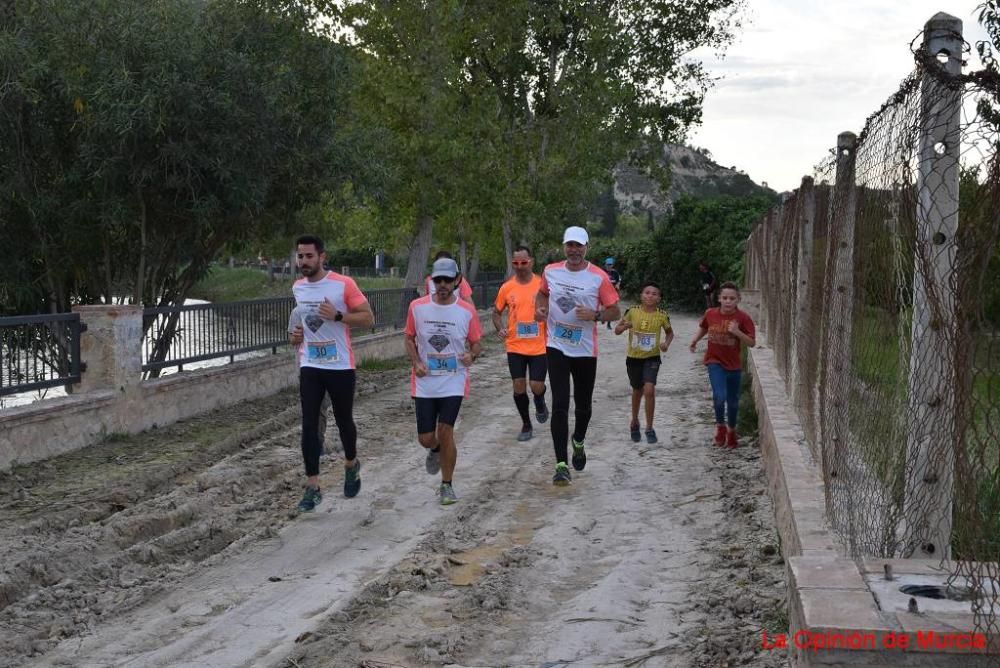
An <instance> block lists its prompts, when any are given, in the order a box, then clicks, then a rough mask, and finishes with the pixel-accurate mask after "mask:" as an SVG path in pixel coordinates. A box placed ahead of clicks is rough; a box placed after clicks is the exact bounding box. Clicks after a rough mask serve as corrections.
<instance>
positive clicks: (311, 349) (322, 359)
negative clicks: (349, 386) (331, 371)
mask: <svg viewBox="0 0 1000 668" xmlns="http://www.w3.org/2000/svg"><path fill="white" fill-rule="evenodd" d="M306 350H307V351H308V353H307V358H308V360H309V361H310V362H312V363H313V364H332V363H333V362H339V361H340V354H339V353H338V351H337V342H336V341H310V342H309V343H308V347H307V348H306Z"/></svg>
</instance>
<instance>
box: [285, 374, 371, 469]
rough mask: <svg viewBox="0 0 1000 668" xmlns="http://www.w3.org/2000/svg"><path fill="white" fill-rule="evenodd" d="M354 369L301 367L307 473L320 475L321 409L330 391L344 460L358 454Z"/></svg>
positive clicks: (303, 443)
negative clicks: (324, 398) (324, 397)
mask: <svg viewBox="0 0 1000 668" xmlns="http://www.w3.org/2000/svg"><path fill="white" fill-rule="evenodd" d="M354 383H355V373H354V369H316V368H313V367H308V366H306V367H302V368H301V369H299V397H300V398H301V399H302V461H303V462H304V463H305V465H306V475H307V476H313V475H319V456H320V454H321V449H322V447H321V446H320V441H321V439H320V434H319V412H320V410H321V407H322V404H323V395H324V394H329V395H330V401H331V403H332V404H333V418H334V420H336V421H337V431H339V432H340V442H341V443H342V444H343V445H344V459H348V460H350V459H354V458H355V457H356V456H357V454H358V450H357V446H358V430H357V427H355V426H354Z"/></svg>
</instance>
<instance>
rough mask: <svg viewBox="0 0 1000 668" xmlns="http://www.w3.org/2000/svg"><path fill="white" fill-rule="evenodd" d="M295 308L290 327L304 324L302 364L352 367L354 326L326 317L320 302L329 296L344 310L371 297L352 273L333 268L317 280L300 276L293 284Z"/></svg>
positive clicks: (332, 301) (300, 356)
mask: <svg viewBox="0 0 1000 668" xmlns="http://www.w3.org/2000/svg"><path fill="white" fill-rule="evenodd" d="M292 294H293V295H294V296H295V308H294V309H292V314H291V316H290V317H289V319H288V331H289V332H291V331H292V328H293V327H294V326H295V325H302V343H301V344H300V345H299V351H298V353H299V354H298V359H299V366H300V367H303V366H311V367H314V368H317V369H353V368H354V349H353V348H352V347H351V330H350V328H349V327H348V326H347V325H345V324H344V323H342V322H335V321H333V320H324V319H323V318H321V317H320V315H319V306H320V304H322V303H323V300H324V299H328V300H329V301H330V303H331V304H333V306H334V307H335V308H336V309H337V310H338V311H340V312H341V313H344V314H346V313H348V312H350V310H351V309H353V308H356V307H357V306H359V305H361V304H364V303H365V302H367V301H368V300H367V299H365V296H364V294H363V293H362V292H361V290H359V289H358V284H357V283H355V282H354V279H353V278H351V277H350V276H343V275H341V274H337V273H334V272H332V271H328V272H326V276H325V277H323V278H321V279H320V280H318V281H315V282H310V281H309V280H308V279H305V278H300V279H299V280H297V281H295V283H294V284H293V285H292Z"/></svg>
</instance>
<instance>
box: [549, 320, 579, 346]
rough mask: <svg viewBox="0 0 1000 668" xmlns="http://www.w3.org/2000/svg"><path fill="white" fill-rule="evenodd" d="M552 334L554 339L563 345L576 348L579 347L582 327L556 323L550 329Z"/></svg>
mask: <svg viewBox="0 0 1000 668" xmlns="http://www.w3.org/2000/svg"><path fill="white" fill-rule="evenodd" d="M552 334H553V335H554V336H555V338H556V339H558V340H560V341H562V342H564V343H568V344H570V345H573V346H578V345H580V340H581V339H582V338H583V327H577V326H574V325H567V324H565V323H562V322H557V323H556V326H555V327H554V328H553V329H552Z"/></svg>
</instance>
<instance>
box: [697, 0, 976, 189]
mask: <svg viewBox="0 0 1000 668" xmlns="http://www.w3.org/2000/svg"><path fill="white" fill-rule="evenodd" d="M748 4H749V5H750V7H749V12H748V17H747V18H748V19H749V20H748V21H747V23H746V25H745V26H744V28H743V30H742V32H741V33H740V35H739V36H738V38H737V42H736V43H735V44H734V45H733V46H732V47H731V48H730V49H729V51H728V52H727V54H726V56H725V58H724V59H722V60H721V61H720V60H717V59H715V58H714V57H713V56H712V55H711V54H699V56H700V57H701V58H702V59H703V60H704V61H705V64H706V66H707V67H708V68H709V69H710V71H711V72H713V73H714V74H715V75H717V76H721V77H723V79H722V80H721V81H719V82H717V84H716V86H715V87H714V88H713V89H712V90H710V91H709V93H708V95H707V96H706V99H705V107H704V118H703V124H702V126H701V127H700V128H698V129H696V130H695V131H694V132H693V133H692V134H691V136H690V139H689V143H691V144H693V145H695V146H701V147H704V148H707V149H708V150H709V151H711V152H712V154H713V156H714V157H715V160H716V162H718V163H719V164H720V165H722V166H724V167H730V166H736V167H738V168H739V169H741V170H743V171H745V172H746V173H747V174H748V175H749V176H750V178H751V179H753V180H754V181H756V182H758V183H760V182H762V181H766V182H767V183H768V185H769V186H770V187H772V188H774V189H775V190H778V191H783V190H792V189H794V188H797V187H798V186H799V182H800V181H801V180H802V176H804V175H807V174H811V173H812V168H813V166H814V165H815V164H817V163H818V162H820V160H822V159H823V158H824V157H825V156H826V155H827V154H828V149H829V148H830V147H832V146H834V145H835V144H836V142H837V135H838V134H839V133H841V132H843V131H845V130H850V131H852V132H855V133H858V132H860V131H861V129H862V127H863V126H864V122H865V119H866V118H867V117H868V115H869V114H871V113H872V112H874V111H875V110H876V109H878V107H879V106H881V104H882V103H883V102H884V101H885V100H886V99H887V98H888V97H889V96H890V95H891V94H892V93H893V92H895V90H896V89H897V87H898V86H899V83H900V81H901V80H902V79H903V78H904V77H905V76H906V75H907V74H909V73H910V71H911V70H912V69H913V56H912V55H911V53H910V49H909V45H910V42H911V41H912V40H913V39H914V37H916V36H917V34H918V33H919V32H920V30H921V29H922V28H923V25H924V23H925V22H926V21H927V20H928V19H929V18H931V17H932V16H933V15H934V14H936V13H937V12H940V11H944V12H947V13H949V14H951V15H952V16H956V17H958V18H959V19H961V20H962V23H963V28H964V36H965V41H966V42H967V43H969V45H970V46H971V48H972V53H971V54H970V55H969V56H968V60H969V63H970V66H971V67H972V68H973V69H978V68H979V60H978V57H977V55H976V52H975V43H976V41H978V40H980V39H985V32H984V31H983V30H982V28H981V27H980V26H979V24H978V23H977V22H976V12H975V8H976V6H977V4H979V3H978V2H975V1H971V0H950V1H949V2H941V1H929V0H895V1H893V2H888V1H886V0H822V1H821V0H749V2H748ZM966 71H968V70H966Z"/></svg>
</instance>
